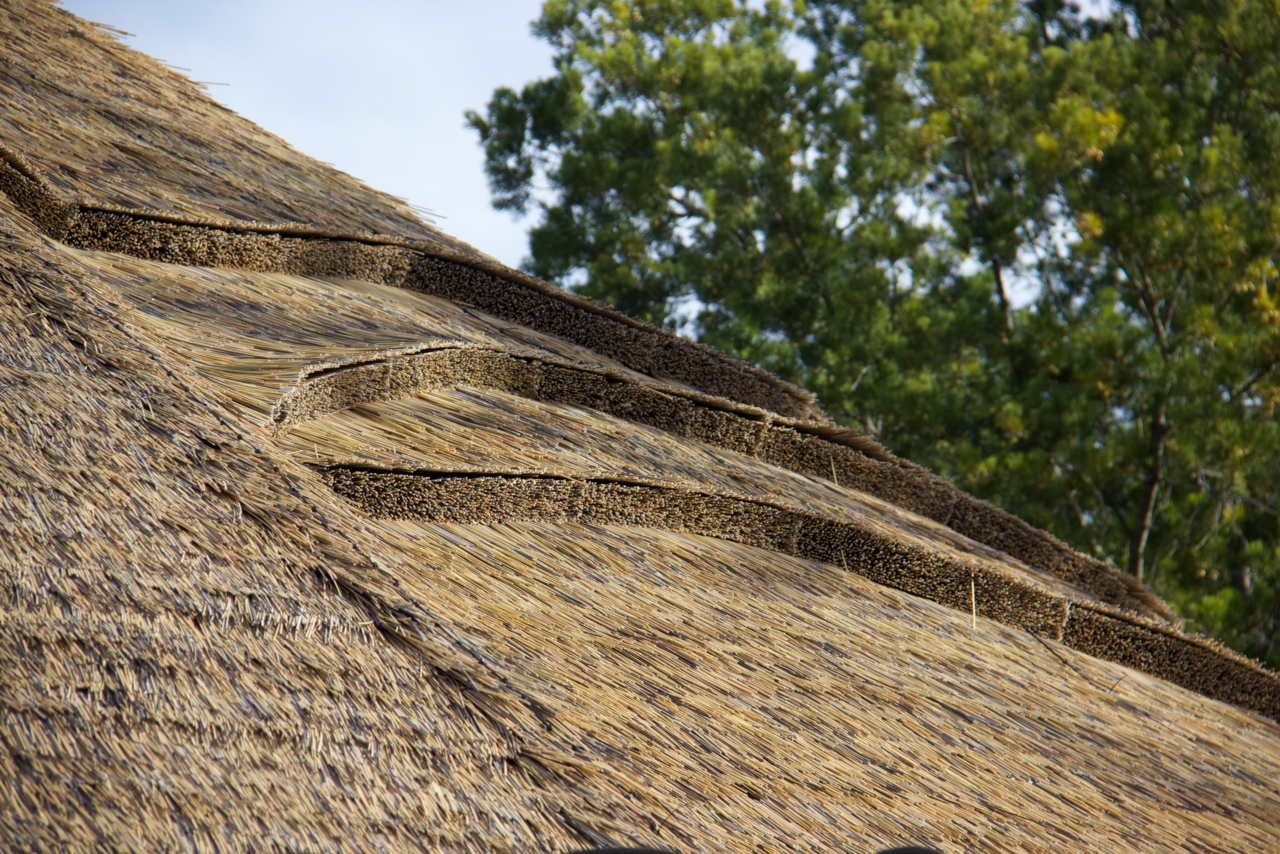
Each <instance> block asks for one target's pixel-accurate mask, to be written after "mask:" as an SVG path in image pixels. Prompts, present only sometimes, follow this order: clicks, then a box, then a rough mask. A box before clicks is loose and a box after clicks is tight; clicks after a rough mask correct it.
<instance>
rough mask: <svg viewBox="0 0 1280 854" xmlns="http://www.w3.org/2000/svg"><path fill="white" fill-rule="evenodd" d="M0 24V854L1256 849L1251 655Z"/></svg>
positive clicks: (155, 88)
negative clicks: (78, 853)
mask: <svg viewBox="0 0 1280 854" xmlns="http://www.w3.org/2000/svg"><path fill="white" fill-rule="evenodd" d="M0 32H2V33H3V38H4V44H5V51H4V52H3V54H0V104H2V105H3V112H0V190H2V191H3V192H0V389H2V390H3V402H4V405H3V406H0V543H2V544H3V547H2V548H0V583H2V585H3V586H2V587H0V781H3V783H4V785H3V786H0V848H3V849H5V850H31V851H35V850H39V851H46V850H68V849H88V848H94V847H102V848H108V849H116V848H126V849H138V850H168V849H191V848H195V849H200V850H205V849H219V850H263V849H265V848H285V849H290V850H295V849H296V850H331V849H341V850H379V849H381V850H442V849H447V850H467V851H511V852H516V851H521V852H525V851H546V852H552V851H566V850H570V849H573V848H580V847H584V846H586V845H590V844H618V845H623V844H626V845H657V846H662V847H667V848H672V849H675V850H681V851H689V852H692V851H743V852H745V851H790V850H823V851H838V850H839V851H843V850H850V851H858V850H870V849H873V848H875V847H878V846H888V845H891V844H904V843H907V842H923V843H928V844H931V845H934V846H936V847H938V848H940V849H942V850H944V851H963V850H989V849H999V850H1008V851H1039V850H1045V849H1054V850H1085V849H1096V850H1111V849H1115V850H1121V849H1125V850H1135V851H1164V850H1171V849H1179V850H1188V851H1208V850H1242V851H1243V850H1266V849H1267V847H1268V846H1271V845H1274V840H1275V839H1276V838H1277V836H1278V835H1280V787H1277V786H1276V785H1275V781H1276V780H1277V779H1280V724H1278V723H1277V719H1280V680H1278V679H1277V677H1276V675H1275V674H1273V673H1271V672H1269V671H1266V670H1265V669H1263V668H1262V667H1260V666H1258V665H1257V664H1255V663H1253V662H1251V661H1248V660H1245V659H1243V658H1241V657H1239V656H1237V655H1235V654H1233V653H1231V652H1229V651H1226V650H1224V649H1223V648H1222V647H1220V646H1219V645H1217V644H1215V643H1213V642H1211V641H1209V640H1206V639H1204V638H1199V637H1195V636H1190V635H1187V634H1184V632H1183V630H1182V628H1181V626H1180V624H1179V622H1178V621H1177V619H1176V617H1175V616H1174V615H1173V614H1172V613H1171V612H1170V611H1169V609H1168V608H1167V606H1165V605H1164V604H1163V603H1162V602H1160V601H1159V600H1158V599H1157V598H1156V597H1154V596H1153V595H1151V594H1150V593H1149V592H1148V591H1146V590H1143V589H1142V588H1141V587H1140V586H1138V585H1136V584H1134V583H1133V582H1132V581H1131V580H1129V579H1127V578H1126V577H1124V576H1123V575H1121V574H1120V573H1119V572H1117V571H1116V570H1115V569H1114V568H1112V567H1110V566H1107V565H1105V564H1103V563H1100V562H1099V561H1097V560H1094V559H1092V558H1090V557H1087V556H1085V555H1081V554H1078V553H1075V552H1073V551H1072V550H1070V549H1069V548H1067V547H1066V546H1065V545H1063V544H1062V543H1060V542H1058V541H1057V540H1055V539H1053V538H1052V537H1050V536H1049V535H1047V534H1044V533H1043V532H1040V531H1037V530H1035V529H1033V528H1031V527H1029V526H1027V525H1026V524H1024V523H1022V522H1020V521H1019V520H1017V519H1016V518H1014V517H1012V516H1009V515H1008V514H1005V513H1003V512H1001V511H998V510H996V509H995V508H993V507H990V506H989V505H986V504H984V503H982V502H979V501H976V500H974V499H972V498H970V497H968V496H966V495H963V494H962V493H959V492H958V491H956V490H955V489H954V488H953V487H951V486H949V485H948V484H946V483H945V482H943V481H941V480H939V479H937V478H935V477H933V476H932V475H930V474H929V473H928V472H926V471H924V470H922V469H920V468H918V467H915V466H912V465H911V464H910V463H907V462H905V461H903V460H900V459H897V458H896V457H894V456H893V455H892V454H890V453H888V452H887V451H885V450H884V449H883V448H881V447H879V446H878V445H876V444H875V443H874V442H872V441H870V440H869V439H867V438H866V437H863V436H859V435H857V434H854V433H851V432H849V431H845V430H841V429H839V428H837V427H835V426H833V425H832V424H830V422H828V421H827V420H826V419H825V418H823V417H822V415H821V413H820V412H819V411H817V410H816V408H815V407H814V406H813V401H812V398H811V397H810V396H808V395H807V394H806V393H804V392H803V391H801V390H799V389H795V388H793V387H791V386H788V385H786V384H785V383H782V382H780V381H778V380H776V379H774V378H772V377H770V376H768V375H767V374H764V373H762V372H760V371H757V370H755V369H753V368H750V367H749V366H746V365H743V364H741V363H738V362H735V361H733V360H731V359H727V358H725V357H723V356H721V355H719V354H717V353H714V352H713V351H710V350H708V349H706V348H703V347H699V346H697V345H693V344H690V343H688V342H684V341H682V340H680V339H678V338H675V337H674V336H671V335H669V334H667V333H665V332H662V331H660V330H656V329H652V328H650V327H646V326H644V325H643V324H640V323H637V322H634V321H631V320H628V319H626V318H623V317H621V316H620V315H617V314H616V313H614V312H611V311H609V310H607V309H603V308H600V307H598V306H595V305H592V304H590V303H587V302H585V301H583V300H580V299H577V298H574V297H571V296H568V295H565V294H563V293H562V292H559V291H557V290H556V289H555V288H553V287H551V286H549V285H546V284H544V283H542V282H538V281H536V280H533V279H530V278H529V277H527V276H524V275H522V274H519V273H517V272H515V271H511V270H507V269H505V268H503V267H501V265H499V264H497V263H496V262H494V261H493V260H492V259H489V258H487V257H485V256H483V255H481V254H480V253H478V252H476V251H475V250H473V249H471V248H469V247H467V246H465V245H463V244H460V243H458V242H457V241H454V240H452V239H451V238H448V237H447V236H445V235H443V234H441V233H439V232H438V231H436V230H435V229H434V228H432V227H430V226H428V225H424V224H423V223H421V222H418V221H417V220H416V219H414V218H413V216H412V214H411V213H410V212H409V211H407V210H405V209H404V208H403V206H402V205H400V204H399V203H398V202H396V201H395V200H394V199H391V198H388V197H386V196H383V195H381V194H379V193H377V192H375V191H373V190H370V189H369V188H367V187H364V186H362V185H360V184H358V183H357V182H355V181H354V180H352V179H350V178H348V177H346V176H344V175H341V174H340V173H338V172H336V171H335V170H333V169H332V168H330V167H327V166H324V165H322V164H319V163H317V162H315V161H312V160H309V159H307V158H305V157H303V156H302V155H300V154H298V153H297V152H294V151H292V150H291V149H289V148H288V147H287V146H286V145H285V144H284V143H282V142H281V141H280V140H278V139H275V138H274V137H271V136H270V135H268V134H266V133H264V132H263V131H261V130H259V129H258V128H256V127H254V126H252V125H251V124H249V123H248V122H245V121H244V120H242V119H240V118H238V117H237V116H235V115H234V114H232V113H230V112H228V111H226V110H225V109H223V108H221V107H219V106H217V105H216V104H214V103H213V102H212V101H211V100H209V99H208V98H207V97H206V96H205V95H204V94H203V93H201V92H200V91H199V90H198V89H197V88H196V87H194V86H193V85H191V84H190V83H188V82H187V81H185V80H184V79H182V78H181V77H179V76H178V75H176V74H174V73H172V72H170V71H168V70H166V69H165V68H163V67H161V66H160V65H158V64H156V63H154V62H152V61H151V60H149V59H147V58H145V57H142V56H139V55H137V54H135V53H133V52H131V51H129V50H128V49H126V48H124V47H122V46H121V45H120V44H119V43H117V42H116V41H115V40H114V38H112V37H111V36H110V35H109V34H104V33H102V32H100V31H98V30H97V29H95V28H94V27H92V26H91V25H87V24H85V23H83V22H81V21H78V20H76V19H75V18H73V17H71V16H70V15H68V14H66V13H65V12H63V11H61V10H59V9H58V8H56V7H54V6H50V5H47V4H45V3H43V2H36V0H17V2H13V3H8V4H5V5H4V6H0ZM273 223H274V224H273Z"/></svg>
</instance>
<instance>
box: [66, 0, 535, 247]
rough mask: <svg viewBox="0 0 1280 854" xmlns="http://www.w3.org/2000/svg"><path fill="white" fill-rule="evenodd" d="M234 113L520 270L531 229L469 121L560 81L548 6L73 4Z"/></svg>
mask: <svg viewBox="0 0 1280 854" xmlns="http://www.w3.org/2000/svg"><path fill="white" fill-rule="evenodd" d="M62 5H63V7H64V8H66V9H68V10H69V11H71V12H73V13H74V14H76V15H79V16H80V17H82V18H86V19H88V20H90V21H94V22H97V23H102V24H108V25H111V26H113V27H117V28H119V29H122V30H126V31H127V32H129V33H132V34H133V35H132V36H130V37H128V38H126V39H124V42H125V43H126V44H127V45H129V46H130V47H132V48H134V49H135V50H140V51H142V52H143V53H147V54H150V55H151V56H154V57H156V58H157V59H161V60H164V61H165V62H166V63H168V64H169V65H173V66H179V67H181V68H183V69H190V71H184V72H183V73H185V74H187V76H189V77H190V78H191V79H193V80H200V81H206V82H212V83H223V84H228V85H219V86H215V85H211V86H209V87H208V91H209V93H210V94H211V95H213V97H215V98H217V99H218V100H219V101H221V102H222V103H223V104H225V105H227V106H228V107H230V108H231V109H233V110H235V111H236V112H238V113H240V114H241V115H243V116H245V117H246V118H248V119H250V120H252V121H254V122H256V123H257V124H259V125H261V126H262V127H264V128H266V129H267V130H269V131H271V132H272V133H274V134H277V135H279V136H281V137H283V138H284V139H286V140H287V141H288V142H289V143H290V144H292V145H293V146H294V147H295V148H297V149H299V150H300V151H303V152H305V153H307V154H309V155H311V156H312V157H315V158H318V159H319V160H323V161H327V162H329V163H332V164H334V165H335V166H337V167H338V168H339V169H341V170H343V171H344V172H348V173H350V174H351V175H354V176H355V177H357V178H359V179H360V180H362V181H364V182H365V183H367V184H370V185H372V186H374V187H376V188H378V189H379V190H383V191H386V192H388V193H391V194H392V195H396V196H400V197H402V198H405V199H407V200H408V201H409V202H410V203H412V204H414V205H418V206H421V207H425V208H429V209H431V210H432V211H433V212H435V213H436V214H437V219H436V223H437V225H439V227H441V228H442V229H444V230H445V231H447V232H448V233H450V234H452V235H454V236H456V237H459V238H461V239H462V240H465V241H467V242H468V243H470V244H472V245H474V246H475V247H476V248H478V249H480V250H482V251H484V252H487V253H489V254H490V255H494V256H496V257H497V258H498V259H499V260H501V261H503V262H504V263H507V264H510V265H512V266H517V265H519V263H520V261H521V260H522V259H523V258H524V256H525V254H526V252H527V246H528V244H527V241H526V239H525V228H526V224H524V223H517V222H515V221H514V220H513V219H512V218H511V216H510V215H509V214H505V213H498V212H497V211H494V210H493V209H492V208H491V207H490V205H489V190H488V186H487V184H486V183H485V177H484V168H483V156H482V154H481V152H480V147H479V145H478V144H477V141H476V136H475V134H474V133H473V132H471V131H469V130H466V129H465V128H464V127H463V117H462V114H463V111H464V110H467V109H477V110H481V109H483V108H484V105H485V104H486V103H487V102H488V99H489V96H490V94H491V93H492V92H493V90H494V89H495V88H496V87H498V86H504V85H505V86H512V87H514V88H519V87H520V86H522V85H523V84H524V83H525V82H526V81H528V80H531V79H534V78H537V77H543V76H547V75H548V74H549V73H550V72H551V62H550V57H551V50H550V48H549V47H547V46H546V45H545V44H543V43H542V42H539V41H536V40H535V39H534V38H533V36H532V35H531V34H530V32H529V22H530V21H531V20H533V19H534V18H535V17H537V15H538V13H539V11H540V9H541V5H542V4H541V0H470V2H446V0H416V2H415V0H360V2H352V1H351V0H343V2H336V1H335V0H310V2H307V0H218V2H215V3H203V2H202V3H194V2H187V1H186V0H63V3H62Z"/></svg>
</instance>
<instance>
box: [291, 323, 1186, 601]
mask: <svg viewBox="0 0 1280 854" xmlns="http://www.w3.org/2000/svg"><path fill="white" fill-rule="evenodd" d="M464 385H465V386H473V387H478V388H485V389H492V390H496V391H503V392H507V393H510V394H517V395H521V396H523V397H527V398H531V399H534V400H540V401H544V402H548V403H557V404H564V405H572V406H581V407H588V408H591V409H594V410H597V411H600V412H602V413H606V414H608V415H610V416H613V417H617V418H624V419H626V420H628V421H631V422H634V423H637V424H644V425H647V426H650V427H655V428H657V429H660V430H664V431H666V432H669V433H673V434H675V435H677V436H681V437H684V438H688V439H694V440H696V441H699V442H705V443H707V444H709V445H714V446H716V447H719V448H724V449H726V450H731V451H735V452H737V453H740V454H743V455H745V456H749V457H753V458H755V459H759V460H763V461H764V462H767V463H769V464H771V465H776V466H780V467H782V468H785V469H789V470H791V471H794V472H799V473H802V474H805V475H809V476H811V477H820V478H823V479H828V480H831V481H833V482H835V483H837V484H844V485H846V486H849V487H851V488H853V489H857V490H859V491H861V492H865V493H867V494H870V495H874V496H875V497H877V498H881V499H883V500H885V501H889V502H891V503H893V504H896V505H897V506H899V507H902V508H903V509H905V510H909V511H911V512H913V513H918V514H920V515H922V516H924V517H926V518H928V519H931V520H933V521H936V522H940V523H942V524H944V525H947V526H948V527H950V528H952V529H953V530H955V531H958V532H959V533H962V534H964V535H966V536H968V537H970V538H971V539H973V540H976V541H977V542H979V543H983V544H984V545H990V546H993V547H995V548H998V549H999V550H1001V551H1003V552H1005V553H1006V554H1008V555H1010V556H1012V557H1014V558H1017V559H1018V560H1020V561H1023V562H1024V563H1026V564H1028V565H1030V566H1034V567H1036V568H1038V569H1042V570H1044V571H1046V572H1048V573H1050V574H1052V575H1054V576H1055V577H1058V578H1061V579H1063V580H1064V581H1067V582H1068V583H1070V584H1074V585H1078V586H1080V587H1083V588H1084V589H1086V590H1089V591H1090V592H1092V593H1094V594H1096V595H1098V596H1099V597H1101V598H1102V600H1103V601H1105V602H1107V603H1109V604H1111V605H1115V606H1117V607H1119V608H1122V609H1125V610H1130V611H1134V612H1136V613H1139V614H1142V615H1144V616H1148V617H1155V618H1157V619H1161V620H1164V621H1167V622H1176V621H1177V617H1176V616H1175V615H1174V614H1173V612H1172V611H1171V610H1169V608H1168V606H1167V605H1165V603H1163V602H1161V601H1160V600H1159V599H1158V598H1156V597H1155V596H1153V595H1152V594H1151V593H1150V592H1149V591H1147V590H1146V589H1144V588H1143V587H1142V586H1141V585H1140V584H1138V583H1137V582H1136V581H1134V580H1133V579H1130V578H1129V577H1128V576H1125V575H1122V574H1121V573H1120V572H1118V571H1117V570H1116V569H1115V568H1114V567H1111V566H1108V565H1107V564H1105V563H1103V562H1102V561H1099V560H1097V559H1096V558H1090V557H1087V556H1085V555H1082V554H1079V553H1078V552H1075V551H1073V550H1071V549H1070V548H1069V547H1068V546H1066V545H1065V544H1064V543H1062V542H1061V541H1059V540H1057V539H1056V538H1054V537H1052V536H1051V535H1049V534H1047V533H1045V532H1043V531H1040V530H1037V529H1035V528H1032V527H1031V526H1030V525H1028V524H1026V523H1025V522H1023V521H1022V520H1020V519H1018V518H1017V517H1015V516H1012V515H1011V514H1009V513H1005V512H1004V511H1001V510H998V509H997V508H995V507H992V506H991V505H990V504H987V503H985V502H981V501H978V500H977V499H975V498H973V497H971V496H968V495H965V494H964V493H962V492H960V491H959V490H958V489H956V488H955V487H954V486H952V485H951V484H949V483H947V482H946V481H944V480H942V479H941V478H939V477H937V476H936V475H934V474H933V473H931V472H929V471H928V470H926V469H923V468H921V467H919V466H915V465H912V464H910V463H907V462H905V461H903V460H900V459H898V458H896V457H894V456H892V455H891V454H889V453H888V452H887V451H885V450H884V449H883V448H882V447H880V446H879V445H878V444H876V443H875V442H874V441H872V440H870V439H869V438H868V437H866V436H863V435H860V434H857V433H854V432H853V431H849V430H843V431H841V430H835V429H832V428H831V427H829V426H828V425H825V424H819V423H813V422H805V421H797V420H795V419H787V418H780V417H777V416H775V415H773V414H772V413H770V412H767V411H764V410H760V409H753V408H750V407H744V406H741V405H735V404H734V402H733V401H729V400H724V399H715V398H710V397H708V396H706V395H699V394H696V393H693V392H681V391H680V390H678V389H658V388H653V387H649V386H645V385H643V384H642V383H640V382H636V381H634V380H631V379H630V378H627V377H622V376H617V375H610V374H609V373H607V372H604V371H599V370H593V369H590V368H583V367H579V366H575V365H565V364H555V363H552V362H548V361H545V360H539V359H536V358H531V357H529V356H527V355H526V356H523V357H521V356H514V355H509V354H505V353H497V352H492V351H485V350H479V349H475V348H466V349H459V348H450V349H433V350H430V351H428V352H418V353H410V352H404V351H400V352H397V353H395V354H387V355H374V356H371V357H365V358H364V359H362V360H361V361H360V362H358V363H349V364H344V365H336V366H324V367H322V368H319V369H316V370H314V371H305V370H304V371H303V372H302V374H301V376H300V377H299V383H298V385H297V387H296V388H295V389H294V390H293V391H291V392H290V393H289V394H288V395H286V396H285V397H284V398H282V399H281V401H280V403H279V405H278V406H277V408H276V411H275V414H274V417H275V420H276V422H277V424H278V425H279V427H280V428H281V429H288V428H289V427H291V426H292V425H293V424H294V423H295V422H297V421H300V420H304V419H309V418H314V417H316V416H318V415H324V414H329V413H332V412H337V411H340V410H343V409H346V408H349V407H352V406H356V405H358V404H365V403H373V402H380V401H387V400H394V399H397V398H400V397H405V396H408V395H410V394H412V393H414V392H417V391H421V390H424V389H437V388H456V387H459V386H464Z"/></svg>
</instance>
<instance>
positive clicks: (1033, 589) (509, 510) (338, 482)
mask: <svg viewBox="0 0 1280 854" xmlns="http://www.w3.org/2000/svg"><path fill="white" fill-rule="evenodd" d="M321 473H322V476H323V477H324V478H325V481H326V482H327V483H328V484H329V486H330V487H332V488H333V490H334V491H335V492H337V493H338V494H339V495H342V496H343V497H345V498H347V499H348V500H350V501H352V502H353V503H354V504H356V505H357V506H359V507H360V508H361V509H363V510H364V511H365V512H366V513H368V514H370V515H371V516H375V517H385V518H390V519H415V520H421V521H426V522H435V523H440V522H466V523H479V524H494V523H500V522H512V521H517V522H551V523H564V522H577V523H585V524H597V525H629V526H637V527H642V528H662V529H668V530H673V531H680V532H690V533H697V534H701V535H704V536H709V537H714V538H716V539H722V540H729V541H731V542H736V543H743V544H746V545H751V546H756V547H758V548H764V549H769V550H772V551H777V552H781V553H783V554H788V555H793V556H795V557H800V558H804V559H806V560H816V561H821V562H823V563H828V564H832V565H834V566H840V567H843V568H844V569H846V570H848V571H850V572H854V573H856V574H858V575H861V576H863V577H865V578H868V579H870V580H872V581H875V582H876V583H878V584H883V585H885V586H888V587H892V588H894V589H897V590H902V591H905V592H907V593H911V594H913V595H916V596H921V597H924V598H926V599H929V600H931V601H934V602H938V603H939V604H942V605H946V606H948V607H951V608H955V609H957V610H961V611H964V610H969V611H970V612H971V613H972V614H973V615H974V617H975V619H976V617H978V616H981V617H984V618H987V619H993V620H997V621H999V622H1002V623H1005V624H1007V625H1011V626H1015V627H1017V628H1020V629H1023V630H1025V631H1028V632H1030V633H1032V634H1035V635H1039V636H1043V637H1051V638H1053V639H1054V640H1057V641H1059V642H1062V643H1065V644H1067V645H1068V646H1071V647H1073V648H1075V649H1078V650H1080V651H1081V652H1084V653H1087V654H1089V655H1094V656H1097V657H1099V658H1104V659H1107V660H1110V661H1117V662H1120V663H1122V664H1126V665H1129V666H1131V667H1135V668H1136V669H1139V670H1142V671H1144V672H1146V673H1149V674H1151V675H1153V676H1156V677H1158V678H1160V679H1166V680H1168V681H1170V682H1172V683H1174V684H1175V685H1181V686H1182V687H1184V688H1187V689H1188V690H1192V691H1196V692H1198V693H1201V694H1204V695H1205V696H1209V697H1212V698H1214V699H1215V700H1221V701H1223V702H1227V703H1233V704H1235V705H1238V706H1241V707H1243V708H1246V709H1251V710H1253V711H1256V712H1259V713H1261V714H1264V715H1267V716H1269V717H1271V718H1274V719H1276V720H1280V679H1277V678H1276V675H1275V674H1273V673H1271V672H1269V671H1266V670H1264V669H1263V668H1261V667H1259V666H1258V665H1257V664H1256V663H1255V662H1253V661H1251V660H1249V659H1247V658H1244V657H1243V656H1239V655H1235V654H1232V653H1231V652H1229V651H1228V650H1225V649H1224V648H1223V647H1222V646H1221V645H1218V644H1215V643H1212V642H1210V641H1208V640H1207V639H1205V638H1198V637H1188V636H1186V635H1183V634H1182V633H1180V632H1178V631H1177V630H1175V629H1172V628H1171V627H1169V626H1168V625H1167V624H1165V623H1162V622H1160V621H1156V620H1150V619H1142V618H1139V617H1135V616H1133V615H1132V614H1126V613H1125V612H1123V611H1120V610H1119V609H1116V608H1114V607H1107V606H1106V605H1105V604H1102V603H1098V602H1093V601H1087V600H1085V601H1080V600H1075V601H1073V600H1072V599H1071V598H1066V597H1063V596H1061V595H1055V594H1054V593H1053V592H1051V591H1049V590H1047V589H1045V588H1044V587H1043V586H1041V585H1038V584H1035V583H1029V582H1028V581H1026V580H1024V579H1020V578H1018V577H1017V576H1015V575H1013V574H1011V573H1009V572H1005V571H1000V570H998V569H993V568H992V567H990V566H982V565H979V564H976V563H974V562H972V561H964V560H955V559H948V557H947V556H945V555H943V554H940V553H939V552H937V551H934V550H931V549H928V548H921V547H919V546H914V545H911V544H908V543H904V541H903V538H902V537H901V536H897V537H894V536H886V535H884V534H882V533H878V532H876V531H875V530H874V529H872V528H869V527H868V526H866V525H865V524H858V523H850V522H841V521H838V520H834V519H830V518H825V517H823V516H820V515H816V514H814V513H811V512H805V511H803V510H800V509H799V508H796V507H789V506H787V505H786V504H783V503H778V502H773V503H766V502H762V501H758V500H751V499H748V498H745V497H743V496H735V495H723V494H709V493H706V492H701V491H696V490H688V489H673V488H671V487H670V486H669V485H667V484H655V483H644V482H639V481H635V480H619V479H617V478H610V479H603V478H597V479H592V480H586V479H583V478H580V477H573V476H569V475H555V474H552V475H548V474H545V473H540V474H538V475H530V474H528V473H521V472H515V473H503V474H498V473H481V472H467V473H452V472H414V473H401V472H387V471H378V470H362V469H356V468H351V467H329V468H325V469H322V470H321Z"/></svg>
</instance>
